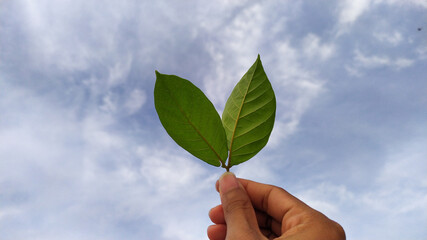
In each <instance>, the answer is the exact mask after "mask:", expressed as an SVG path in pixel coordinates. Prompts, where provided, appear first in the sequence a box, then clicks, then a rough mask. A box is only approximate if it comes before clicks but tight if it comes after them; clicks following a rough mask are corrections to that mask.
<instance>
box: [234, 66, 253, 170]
mask: <svg viewBox="0 0 427 240" xmlns="http://www.w3.org/2000/svg"><path fill="white" fill-rule="evenodd" d="M257 67H258V61H256V65H255V68H254V71H253V73H252V74H251V78H250V81H249V84H248V87H247V89H246V91H245V94H244V95H243V101H242V103H241V104H240V107H239V113H238V114H237V118H236V122H235V124H234V129H233V134H232V135H231V141H230V150H229V151H230V154H229V157H228V165H227V168H230V167H231V159H232V157H233V143H234V134H236V128H237V123H238V122H239V119H240V113H241V112H242V109H243V104H245V100H246V96H247V95H248V92H249V87H250V86H251V83H252V80H253V77H254V74H255V71H256V69H257ZM239 91H240V89H239Z"/></svg>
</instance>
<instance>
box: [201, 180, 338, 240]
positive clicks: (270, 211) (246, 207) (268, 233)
mask: <svg viewBox="0 0 427 240" xmlns="http://www.w3.org/2000/svg"><path fill="white" fill-rule="evenodd" d="M216 188H217V190H218V191H219V194H220V198H221V203H222V204H221V205H219V206H216V207H214V208H212V209H211V211H210V212H209V217H210V219H211V220H212V222H213V223H215V225H211V226H209V227H208V237H209V239H210V240H260V239H284V240H297V239H298V240H345V233H344V229H343V228H342V227H341V226H340V225H339V224H338V223H336V222H334V221H332V220H330V219H329V218H327V217H326V216H325V215H323V214H322V213H320V212H318V211H316V210H314V209H312V208H311V207H309V206H308V205H306V204H305V203H303V202H302V201H300V200H299V199H297V198H296V197H294V196H292V195H291V194H289V193H288V192H286V191H285V190H283V189H281V188H279V187H276V186H272V185H266V184H262V183H257V182H253V181H249V180H246V179H237V178H236V177H235V176H234V174H233V173H230V172H226V173H224V174H223V175H222V176H221V177H220V179H219V180H218V181H217V183H216Z"/></svg>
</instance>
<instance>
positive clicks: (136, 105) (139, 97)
mask: <svg viewBox="0 0 427 240" xmlns="http://www.w3.org/2000/svg"><path fill="white" fill-rule="evenodd" d="M146 100H147V96H146V94H145V92H144V91H142V90H140V89H134V90H132V92H131V93H130V95H129V98H128V99H127V100H126V102H125V107H126V109H127V110H128V113H129V114H134V113H136V112H137V111H138V110H139V109H140V108H141V107H142V105H144V103H145V102H146Z"/></svg>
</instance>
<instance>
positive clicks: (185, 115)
mask: <svg viewBox="0 0 427 240" xmlns="http://www.w3.org/2000/svg"><path fill="white" fill-rule="evenodd" d="M170 96H171V97H172V98H173V99H174V101H175V102H176V105H177V106H178V109H179V111H180V112H181V113H182V115H184V117H185V119H186V120H187V122H188V124H190V126H191V127H192V128H193V129H194V130H195V131H196V132H197V134H198V135H199V136H200V137H201V138H202V139H203V141H204V142H205V143H206V144H207V145H208V146H209V148H210V149H211V150H212V152H214V154H215V155H216V157H217V158H218V160H219V162H220V163H221V164H222V165H224V162H223V161H222V159H221V157H220V156H219V154H218V153H217V152H216V151H215V149H214V148H213V147H212V145H211V144H210V143H209V142H208V140H206V138H205V137H204V136H203V135H202V133H201V132H200V131H199V129H197V128H196V126H194V124H193V123H192V122H191V121H190V119H189V118H188V117H187V114H185V111H184V110H183V109H182V108H181V106H180V105H179V102H178V101H177V100H176V98H175V97H174V96H173V95H172V94H170Z"/></svg>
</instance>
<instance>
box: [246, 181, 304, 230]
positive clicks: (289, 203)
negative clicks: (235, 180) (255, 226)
mask: <svg viewBox="0 0 427 240" xmlns="http://www.w3.org/2000/svg"><path fill="white" fill-rule="evenodd" d="M239 182H240V183H241V184H242V186H243V187H244V188H245V190H246V192H247V193H248V196H249V197H250V200H251V202H252V205H253V206H254V207H255V208H256V209H258V210H260V211H262V212H265V213H267V214H268V215H270V216H271V217H272V218H273V219H274V220H275V221H277V222H282V220H283V219H284V216H285V214H287V213H290V214H291V215H293V216H295V215H298V214H300V213H301V212H304V211H306V210H307V209H311V208H310V207H309V206H307V205H306V204H305V203H303V202H302V201H300V200H299V199H297V198H296V197H294V196H292V195H291V194H289V193H288V192H287V191H285V190H284V189H282V188H279V187H276V186H272V185H266V184H262V183H257V182H253V181H250V180H246V179H239ZM291 210H292V211H291ZM311 210H312V209H311Z"/></svg>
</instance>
